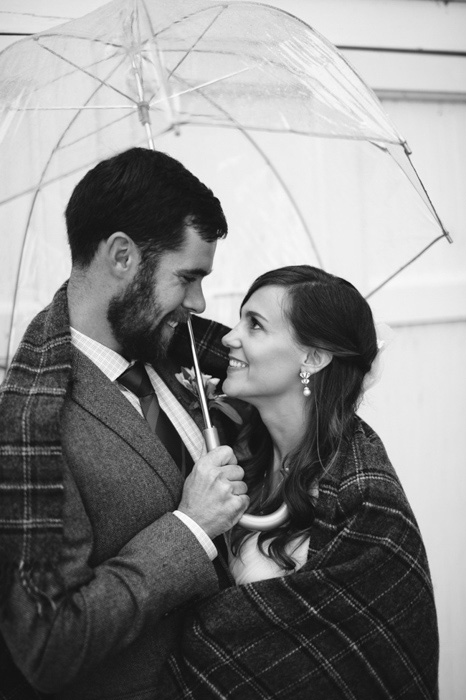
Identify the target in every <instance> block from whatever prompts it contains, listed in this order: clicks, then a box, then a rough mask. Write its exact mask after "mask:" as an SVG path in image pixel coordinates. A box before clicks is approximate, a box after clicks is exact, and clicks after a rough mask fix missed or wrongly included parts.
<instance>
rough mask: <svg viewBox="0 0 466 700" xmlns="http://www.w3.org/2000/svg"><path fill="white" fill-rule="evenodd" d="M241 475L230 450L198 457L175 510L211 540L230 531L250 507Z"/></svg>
mask: <svg viewBox="0 0 466 700" xmlns="http://www.w3.org/2000/svg"><path fill="white" fill-rule="evenodd" d="M243 476H244V471H243V469H242V468H241V467H240V466H239V465H238V464H237V463H236V457H235V455H234V452H233V450H232V449H231V447H227V446H222V447H216V448H215V449H214V450H212V451H211V452H209V453H208V454H206V455H205V456H204V457H201V459H200V460H198V461H197V462H196V464H195V465H194V467H193V470H192V472H191V474H190V475H189V476H188V478H187V479H186V481H185V484H184V488H183V494H182V496H181V503H180V505H179V506H178V510H180V511H181V512H182V513H185V514H186V515H189V517H190V518H192V519H193V520H194V521H195V522H196V523H197V524H198V525H200V527H202V529H203V530H204V531H205V532H206V533H207V534H208V536H209V537H210V538H211V539H213V538H214V537H217V535H221V534H222V533H223V532H226V531H227V530H230V529H231V528H232V527H233V525H235V524H236V523H237V522H238V520H239V519H240V517H241V516H242V515H243V513H244V511H245V510H246V508H247V507H248V505H249V496H246V492H247V490H248V488H247V486H246V484H245V483H244V481H243Z"/></svg>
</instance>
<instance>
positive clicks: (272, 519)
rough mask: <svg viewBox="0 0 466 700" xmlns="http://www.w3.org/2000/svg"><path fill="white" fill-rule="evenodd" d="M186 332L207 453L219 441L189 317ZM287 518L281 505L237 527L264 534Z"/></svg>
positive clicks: (189, 317) (286, 513)
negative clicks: (211, 418)
mask: <svg viewBox="0 0 466 700" xmlns="http://www.w3.org/2000/svg"><path fill="white" fill-rule="evenodd" d="M187 323H188V331H189V339H190V341H191V350H192V353H193V364H194V373H195V375H196V383H197V389H198V393H199V402H200V404H201V409H202V415H203V418H204V424H205V426H206V427H205V430H203V431H202V433H203V435H204V440H205V443H206V447H207V451H208V452H210V451H211V450H213V449H214V448H215V447H220V440H219V438H218V433H217V428H215V426H213V425H212V423H211V420H210V415H209V410H208V407H207V399H206V395H205V391H204V382H203V381H202V374H201V370H200V368H199V361H198V359H197V352H196V342H195V339H194V332H193V327H192V324H191V316H190V315H189V316H188V322H187ZM287 518H288V507H287V505H286V503H283V504H282V505H281V506H280V508H278V510H276V511H275V512H274V513H270V514H269V515H249V514H248V513H246V514H245V515H243V516H242V517H241V518H240V519H239V525H241V527H244V528H245V529H246V530H259V531H261V532H265V531H266V530H273V529H274V528H275V527H278V526H279V525H282V524H283V523H284V522H285V521H286V520H287Z"/></svg>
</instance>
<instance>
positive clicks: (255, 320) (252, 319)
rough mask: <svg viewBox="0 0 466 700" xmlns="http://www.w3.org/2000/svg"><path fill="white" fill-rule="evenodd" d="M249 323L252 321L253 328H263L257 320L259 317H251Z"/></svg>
mask: <svg viewBox="0 0 466 700" xmlns="http://www.w3.org/2000/svg"><path fill="white" fill-rule="evenodd" d="M249 323H250V326H251V328H252V330H259V329H260V328H262V326H261V324H260V323H259V321H258V320H257V318H254V316H251V317H250V319H249Z"/></svg>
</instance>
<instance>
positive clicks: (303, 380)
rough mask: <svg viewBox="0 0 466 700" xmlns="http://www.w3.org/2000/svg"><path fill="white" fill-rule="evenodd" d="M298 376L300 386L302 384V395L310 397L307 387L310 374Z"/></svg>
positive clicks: (301, 373) (305, 373)
mask: <svg viewBox="0 0 466 700" xmlns="http://www.w3.org/2000/svg"><path fill="white" fill-rule="evenodd" d="M299 376H300V377H301V384H304V389H303V394H304V396H306V397H307V396H310V395H311V390H310V389H309V387H308V384H309V377H310V376H311V373H310V372H304V371H302V372H300V373H299Z"/></svg>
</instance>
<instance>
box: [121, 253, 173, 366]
mask: <svg viewBox="0 0 466 700" xmlns="http://www.w3.org/2000/svg"><path fill="white" fill-rule="evenodd" d="M107 318H108V321H109V323H110V326H111V328H112V331H113V335H114V336H115V338H116V340H117V341H118V343H119V344H120V346H121V354H122V355H124V357H126V358H127V359H128V360H141V361H142V362H147V363H149V364H154V363H155V362H156V361H157V360H159V359H161V358H163V357H165V356H166V354H167V349H168V346H169V344H170V340H171V338H172V335H173V333H172V332H170V331H168V327H167V326H166V323H165V321H167V320H182V319H183V320H185V318H186V316H185V314H183V313H181V312H180V311H174V312H172V313H171V314H168V315H167V316H165V317H164V318H162V311H161V307H160V304H159V302H158V300H157V296H156V290H155V289H154V265H148V264H147V263H146V265H142V266H141V268H140V269H139V270H138V272H137V273H136V275H135V277H134V279H133V281H132V282H131V283H130V284H129V285H128V287H127V288H126V289H125V291H124V292H122V293H121V294H118V295H115V296H114V297H113V298H112V299H111V300H110V303H109V305H108V310H107Z"/></svg>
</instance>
